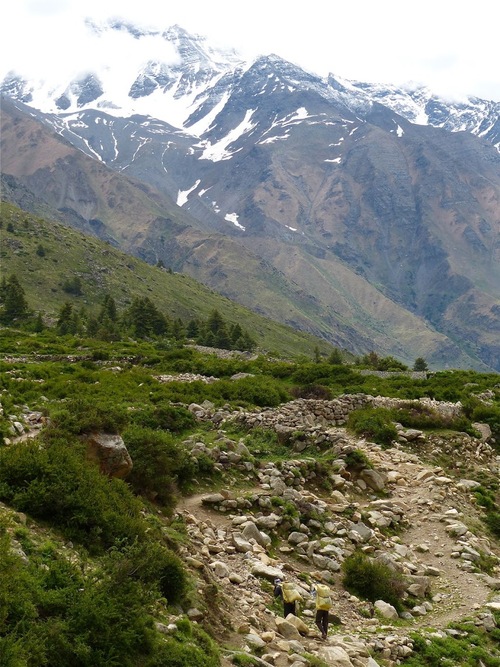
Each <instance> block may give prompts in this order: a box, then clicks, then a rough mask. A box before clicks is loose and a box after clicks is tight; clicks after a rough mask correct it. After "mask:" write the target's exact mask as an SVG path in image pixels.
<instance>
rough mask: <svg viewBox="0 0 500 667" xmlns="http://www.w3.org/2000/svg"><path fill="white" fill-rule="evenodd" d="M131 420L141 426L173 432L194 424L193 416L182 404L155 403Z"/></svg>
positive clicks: (179, 431) (178, 431)
mask: <svg viewBox="0 0 500 667" xmlns="http://www.w3.org/2000/svg"><path fill="white" fill-rule="evenodd" d="M132 420H133V422H134V423H136V424H140V425H141V426H147V427H150V428H159V429H162V430H164V431H172V432H174V433H181V432H182V431H185V430H186V429H189V428H192V427H193V426H194V425H195V424H196V419H195V417H194V416H193V414H192V413H191V412H189V410H188V409H187V408H185V407H184V406H182V405H168V404H161V405H155V406H151V407H149V408H148V409H145V410H141V411H140V412H137V413H136V414H135V415H133V416H132Z"/></svg>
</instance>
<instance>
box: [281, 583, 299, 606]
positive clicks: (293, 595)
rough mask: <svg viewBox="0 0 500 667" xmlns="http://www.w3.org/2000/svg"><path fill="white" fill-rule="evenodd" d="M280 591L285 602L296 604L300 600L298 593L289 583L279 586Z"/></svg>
mask: <svg viewBox="0 0 500 667" xmlns="http://www.w3.org/2000/svg"><path fill="white" fill-rule="evenodd" d="M281 591H282V593H283V600H284V601H285V602H296V601H297V600H301V599H302V598H301V595H300V593H299V591H298V590H297V589H296V588H295V586H294V585H293V584H291V583H285V584H281Z"/></svg>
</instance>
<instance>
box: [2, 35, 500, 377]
mask: <svg viewBox="0 0 500 667" xmlns="http://www.w3.org/2000/svg"><path fill="white" fill-rule="evenodd" d="M89 30H90V33H91V34H92V35H93V37H94V38H98V39H101V40H107V39H110V38H111V36H112V35H116V34H119V35H120V36H121V37H124V38H126V39H127V40H128V44H129V47H130V49H131V52H132V49H134V48H138V49H142V52H144V49H143V47H142V46H141V45H142V44H143V41H144V40H146V41H147V40H154V44H155V50H154V54H153V52H151V57H147V58H145V59H143V60H142V61H141V60H140V58H132V57H131V58H127V60H126V62H122V63H118V64H116V59H115V61H113V62H114V68H113V67H111V66H109V67H108V66H102V67H100V68H94V69H93V70H92V71H85V72H81V73H80V74H79V75H78V76H76V77H72V78H71V79H70V80H68V81H61V82H59V83H58V84H57V85H51V84H50V83H43V82H38V81H34V80H29V79H27V78H26V77H24V78H23V76H22V73H11V74H10V75H9V76H8V77H7V78H6V79H5V80H4V82H3V84H2V91H3V94H4V95H8V96H9V98H10V99H11V100H12V101H13V102H14V104H15V105H17V108H18V111H19V113H23V114H29V115H30V116H31V117H32V118H33V119H36V120H37V121H39V122H40V123H43V124H44V125H45V126H46V127H47V128H50V129H51V130H52V131H55V132H56V133H57V134H58V135H59V136H60V137H63V138H64V139H65V140H66V141H67V142H70V144H72V145H73V146H74V147H76V148H77V149H78V150H79V151H81V152H83V153H85V154H86V155H87V156H89V157H90V158H92V160H94V161H95V160H97V161H99V163H101V164H102V165H106V166H107V167H109V168H111V169H112V170H114V171H115V172H116V173H120V174H122V175H125V176H127V177H129V178H133V179H134V180H135V181H136V182H139V183H141V182H142V183H145V184H147V186H148V187H152V188H154V189H155V190H156V191H157V192H158V193H159V194H160V195H161V196H162V197H170V198H171V199H172V200H173V202H175V203H176V204H177V206H178V207H180V209H181V210H182V215H183V216H184V217H183V225H184V224H185V223H186V221H188V220H189V219H191V221H192V225H193V226H194V227H195V228H196V229H197V230H198V232H197V234H198V235H197V236H196V241H194V240H193V237H190V241H187V240H186V241H185V243H184V242H181V240H180V238H181V236H182V234H181V233H180V232H178V231H177V232H176V234H177V235H176V237H175V240H174V238H173V236H174V235H173V234H172V233H171V232H168V233H167V231H166V228H165V223H164V220H166V219H168V220H171V219H172V214H171V211H170V212H169V213H168V215H166V214H165V213H164V211H163V212H161V211H160V209H159V211H158V217H157V218H156V219H154V220H152V221H150V222H148V223H147V224H146V223H144V222H141V227H140V231H139V230H131V229H129V226H130V225H131V224H133V223H131V222H130V221H127V222H126V223H125V222H124V216H125V215H126V206H127V202H126V201H124V200H123V197H121V196H120V195H119V194H118V193H117V192H116V191H113V193H112V194H109V193H107V194H106V196H103V195H102V194H95V187H96V186H95V182H94V180H93V179H92V178H90V177H89V176H88V175H87V176H85V175H84V174H83V172H81V171H80V172H79V176H78V178H79V179H80V180H79V181H78V183H77V184H76V183H75V186H74V189H73V190H72V189H71V188H70V187H69V186H68V173H71V170H67V171H66V172H65V173H64V174H63V171H62V170H61V168H60V163H57V162H55V163H54V166H53V168H52V170H48V171H47V169H46V168H45V167H43V170H42V168H41V169H40V170H38V171H37V172H36V173H33V166H32V165H29V166H28V165H26V163H25V161H24V162H23V161H21V160H20V158H19V156H18V154H17V153H16V151H15V150H13V151H12V153H11V156H12V157H11V158H10V160H9V161H7V163H5V160H4V167H3V169H4V171H5V172H6V173H10V174H12V175H13V176H15V177H17V178H21V180H22V182H23V184H24V185H25V186H26V185H29V186H30V187H32V188H34V189H36V190H37V192H38V194H39V195H40V196H43V197H44V198H45V200H46V201H49V202H50V203H51V205H53V206H55V207H56V208H58V209H59V210H71V211H73V212H74V214H75V215H77V216H80V218H81V219H82V220H84V221H85V220H86V221H87V222H88V221H89V220H90V218H92V220H93V221H94V222H95V220H98V221H99V225H97V227H98V228H99V229H100V230H101V231H100V232H99V233H100V234H101V233H102V234H103V233H104V232H103V231H102V230H104V229H105V230H106V234H107V237H114V238H115V239H116V242H117V243H119V244H120V245H122V246H123V247H125V249H127V250H128V251H129V252H133V253H135V254H139V255H140V256H142V257H144V258H146V259H148V261H151V262H156V261H158V260H159V259H161V260H162V261H163V262H164V263H165V264H166V265H172V266H174V267H175V268H176V269H178V270H183V271H186V272H188V273H191V274H192V275H193V276H194V277H196V278H198V279H200V280H202V281H203V282H205V283H207V284H209V285H210V286H212V287H213V288H214V289H217V290H218V291H220V292H222V293H224V294H226V295H227V296H230V297H231V298H234V299H236V300H239V301H241V302H242V303H244V304H245V305H248V306H250V307H252V308H254V309H256V310H259V312H263V313H266V314H268V315H270V316H271V317H275V318H278V319H281V320H282V321H285V322H287V323H288V324H292V325H294V326H297V327H299V328H308V329H309V330H312V331H314V333H317V334H320V335H323V336H325V337H326V338H328V339H330V340H332V341H333V342H336V343H339V342H341V343H342V344H343V345H345V346H348V345H347V343H348V341H349V339H351V340H352V345H351V347H352V348H353V349H356V350H363V349H366V347H367V346H369V345H372V347H373V349H376V350H378V351H382V352H384V353H390V354H393V355H394V356H396V357H398V358H403V359H411V358H412V357H413V358H415V357H417V356H425V357H427V358H428V359H430V360H433V359H434V360H435V362H436V363H437V364H440V365H441V366H443V365H444V366H446V365H456V364H457V359H460V360H461V361H460V363H463V364H465V365H467V364H471V365H476V367H481V368H495V369H497V370H498V369H500V336H498V332H499V331H500V152H499V147H500V123H499V110H500V104H499V103H494V102H489V101H484V100H478V99H475V98H474V99H469V100H466V101H462V102H456V101H455V102H451V101H445V100H442V99H438V98H437V97H436V96H433V95H432V94H431V92H430V91H428V90H425V89H422V88H413V89H412V88H411V87H408V88H407V89H402V88H395V87H390V86H375V85H373V84H365V83H361V82H354V81H346V80H344V79H341V78H340V77H336V76H333V75H330V76H328V77H326V78H325V77H320V76H317V75H315V74H314V73H311V72H306V71H304V70H303V69H301V68H300V67H297V66H296V65H294V64H293V63H290V62H287V61H285V60H283V59H282V58H280V57H279V56H277V55H266V56H261V57H259V58H257V59H256V60H254V61H253V62H244V61H243V60H242V59H241V58H239V57H238V56H237V54H236V53H235V52H233V51H225V52H221V51H217V50H215V49H213V48H211V47H210V46H209V45H208V44H207V43H206V40H204V39H203V38H201V37H197V36H193V35H189V34H188V33H187V32H186V31H184V30H183V29H182V28H180V27H178V26H174V27H172V28H169V29H168V30H166V31H164V32H161V33H159V32H154V33H153V32H146V31H142V30H139V29H137V28H135V27H134V26H131V25H128V24H124V23H116V22H115V23H111V24H108V25H106V26H96V25H94V24H89ZM148 43H152V42H148ZM158 45H160V48H158ZM153 55H154V57H153ZM129 63H134V67H131V66H130V64H129ZM23 103H24V104H25V105H27V106H23ZM12 127H13V126H12ZM12 127H11V129H12ZM4 135H7V133H6V132H4ZM8 136H11V137H12V139H11V141H18V139H15V138H14V137H15V136H18V135H15V134H14V133H13V132H12V134H9V135H8ZM34 141H35V140H34ZM26 150H29V149H28V148H26ZM54 156H55V157H54V159H56V156H60V150H59V149H57V150H56V149H54ZM40 159H41V158H38V161H40ZM60 159H61V158H60V157H59V160H60ZM5 164H7V166H5ZM42 171H43V174H42ZM56 174H57V176H56ZM75 178H76V176H75ZM61 179H63V180H64V185H63V184H62V182H61ZM82 184H84V185H85V193H83V190H82ZM92 188H94V194H93V195H92V192H91V191H92ZM76 190H77V191H78V192H79V194H78V196H75V191H76ZM89 199H91V200H92V201H93V205H92V206H91V207H90V206H89ZM107 202H108V203H107ZM109 202H112V203H113V205H112V206H110V205H109ZM90 209H91V210H92V213H91V214H90V213H89V211H90ZM159 220H161V221H162V222H159ZM94 222H92V224H94ZM82 224H83V223H82ZM124 225H128V227H127V228H126V229H125V227H124ZM183 229H184V227H183ZM199 234H202V235H203V234H205V237H204V238H205V241H203V240H201V237H200V236H199ZM214 234H215V235H216V236H214ZM168 239H170V240H168ZM208 239H210V240H208ZM215 239H217V240H215ZM189 243H191V244H192V245H191V246H189ZM209 247H210V248H211V250H210V251H208V248H209ZM235 248H240V251H237V250H236V255H237V254H238V252H240V253H241V255H240V259H241V263H240V264H238V261H236V262H233V260H232V259H230V257H233V252H234V249H235ZM254 260H255V261H257V265H255V264H254V263H253V262H254ZM259 262H260V264H259ZM244 264H245V265H246V266H245V267H244V266H243V265H244ZM249 266H252V267H253V268H252V271H251V272H250V273H248V272H245V271H246V270H247V269H248V267H249ZM256 266H260V268H258V269H257V268H256ZM259 272H261V273H262V275H258V274H259ZM243 275H244V277H243V278H242V276H243ZM264 275H265V276H267V278H266V280H267V282H266V287H265V290H268V289H269V290H271V292H272V294H274V297H272V296H271V292H269V294H268V293H267V292H266V294H268V296H267V297H266V296H264V292H263V291H262V290H264V287H263V284H262V282H259V280H261V278H262V276H264ZM273 290H274V291H273ZM278 292H280V296H279V298H280V299H281V298H282V297H283V295H288V297H287V298H289V299H290V300H293V303H294V309H293V315H290V314H289V313H288V312H287V307H286V306H285V305H283V307H281V306H280V307H278V306H277V301H276V299H277V298H278V297H277V296H276V295H277V293H278ZM290 312H292V310H290ZM340 332H342V333H340Z"/></svg>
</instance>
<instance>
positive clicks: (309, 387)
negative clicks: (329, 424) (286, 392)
mask: <svg viewBox="0 0 500 667" xmlns="http://www.w3.org/2000/svg"><path fill="white" fill-rule="evenodd" d="M290 393H291V394H292V396H293V397H294V398H315V399H319V400H323V401H329V400H331V399H332V396H333V395H332V390H331V389H330V388H329V387H325V386H324V385H322V384H306V385H303V386H299V387H293V388H292V389H291V390H290Z"/></svg>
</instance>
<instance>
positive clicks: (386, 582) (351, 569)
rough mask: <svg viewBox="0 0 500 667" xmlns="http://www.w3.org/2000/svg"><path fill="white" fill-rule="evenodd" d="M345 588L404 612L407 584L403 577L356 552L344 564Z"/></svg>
mask: <svg viewBox="0 0 500 667" xmlns="http://www.w3.org/2000/svg"><path fill="white" fill-rule="evenodd" d="M342 569H343V573H344V576H343V584H344V586H345V588H346V589H347V590H348V591H350V592H351V593H354V594H355V595H358V596H360V597H362V598H364V599H366V600H370V602H375V601H376V600H384V601H385V602H388V603H389V604H392V606H393V607H395V608H396V609H397V610H398V611H401V610H402V599H403V595H404V591H405V583H404V580H403V578H402V577H401V575H400V574H399V573H397V572H395V571H394V570H392V569H391V568H390V567H388V566H387V565H385V564H384V563H382V562H380V561H377V560H374V559H372V558H369V557H368V556H367V555H366V554H364V553H362V552H360V551H356V552H355V553H353V554H352V555H351V556H348V557H347V558H346V559H345V560H344V562H343V563H342Z"/></svg>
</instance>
